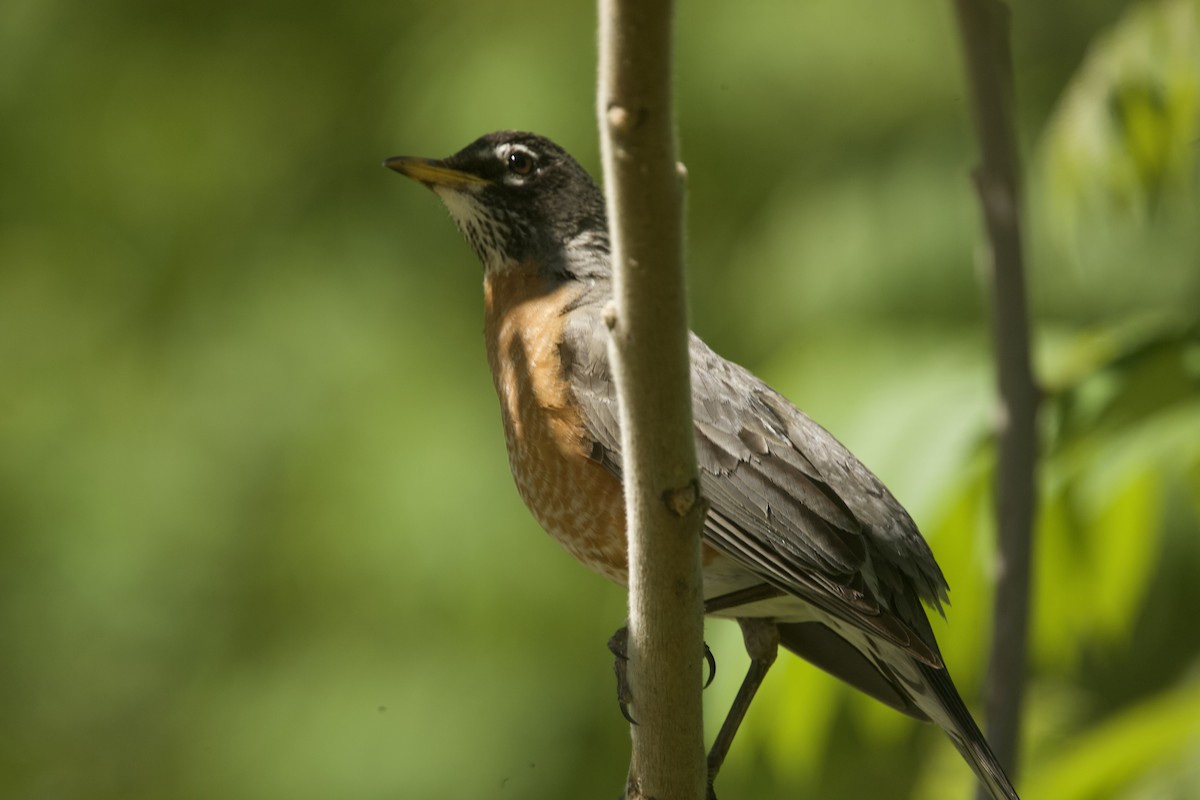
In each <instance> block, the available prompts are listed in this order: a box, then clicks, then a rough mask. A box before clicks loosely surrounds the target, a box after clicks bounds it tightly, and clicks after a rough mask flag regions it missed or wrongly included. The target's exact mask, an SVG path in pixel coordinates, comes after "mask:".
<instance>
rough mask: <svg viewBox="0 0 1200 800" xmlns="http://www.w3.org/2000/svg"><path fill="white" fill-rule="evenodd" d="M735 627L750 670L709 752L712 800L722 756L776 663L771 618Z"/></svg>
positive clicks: (748, 619) (776, 634)
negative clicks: (744, 648)
mask: <svg viewBox="0 0 1200 800" xmlns="http://www.w3.org/2000/svg"><path fill="white" fill-rule="evenodd" d="M738 624H739V625H741V626H742V639H743V640H745V642H746V652H747V653H748V654H749V655H750V668H749V669H748V670H747V671H746V677H745V678H743V679H742V686H741V688H740V689H738V693H737V696H736V697H734V698H733V705H732V706H730V707H729V713H728V714H727V715H726V716H725V722H723V723H722V724H721V730H720V731H719V732H718V733H717V738H716V739H715V740H713V746H712V749H711V750H709V751H708V796H709V798H710V800H715V797H716V795H715V794H713V781H714V780H716V778H717V772H719V771H720V769H721V764H723V763H725V756H726V755H728V754H729V747H730V745H732V744H733V737H734V735H736V734H737V731H738V728H739V727H740V726H741V724H742V720H743V719H745V717H746V711H747V710H749V708H750V703H751V701H753V700H754V695H755V694H756V693H757V692H758V687H759V686H761V685H762V682H763V678H765V677H766V676H767V671H768V670H769V669H771V665H772V664H774V663H775V655H776V653H777V652H778V650H779V628H777V627H776V626H775V623H774V622H773V621H771V620H770V619H761V618H754V617H740V618H738Z"/></svg>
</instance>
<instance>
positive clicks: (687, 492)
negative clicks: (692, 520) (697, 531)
mask: <svg viewBox="0 0 1200 800" xmlns="http://www.w3.org/2000/svg"><path fill="white" fill-rule="evenodd" d="M662 498H663V503H664V504H665V505H666V507H667V510H668V511H670V512H671V513H672V514H674V515H675V516H677V517H686V516H687V515H688V514H690V513H692V511H693V510H695V508H696V506H697V505H702V507H703V509H704V510H707V508H708V504H707V502H705V500H704V498H702V497H701V496H700V481H698V480H697V479H695V478H692V480H690V481H688V484H687V486H681V487H679V488H677V489H667V490H666V491H665V492H663V496H662Z"/></svg>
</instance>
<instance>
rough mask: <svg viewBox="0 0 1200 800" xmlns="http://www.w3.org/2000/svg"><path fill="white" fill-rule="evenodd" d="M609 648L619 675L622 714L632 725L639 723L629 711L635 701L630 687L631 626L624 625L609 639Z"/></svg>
mask: <svg viewBox="0 0 1200 800" xmlns="http://www.w3.org/2000/svg"><path fill="white" fill-rule="evenodd" d="M608 650H609V652H610V653H612V654H613V672H614V673H615V674H616V676H617V706H618V707H619V708H620V709H621V716H622V717H624V718H625V721H626V722H628V723H629V724H630V725H637V724H638V723H637V720H636V719H634V718H633V715H632V714H630V713H629V704H630V703H632V702H633V690H632V689H631V688H630V687H629V628H628V627H627V626H625V625H622V626H621V627H620V628H618V629H617V632H616V633H614V634H613V635H612V637H611V638H609V640H608Z"/></svg>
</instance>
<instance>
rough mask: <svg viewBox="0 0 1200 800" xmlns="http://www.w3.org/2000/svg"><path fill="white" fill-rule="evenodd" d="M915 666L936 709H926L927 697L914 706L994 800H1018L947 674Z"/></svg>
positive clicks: (926, 667)
mask: <svg viewBox="0 0 1200 800" xmlns="http://www.w3.org/2000/svg"><path fill="white" fill-rule="evenodd" d="M918 666H919V667H920V670H921V673H922V675H923V677H924V678H925V683H926V685H927V686H928V687H929V691H930V692H931V694H932V695H933V698H936V701H937V705H938V706H939V708H937V709H934V708H930V707H929V706H928V705H927V701H928V700H930V699H933V698H930V697H928V696H925V697H923V698H914V699H915V700H916V702H917V705H918V706H920V707H921V708H922V710H924V711H925V713H926V714H928V715H929V717H930V718H931V719H932V720H933V721H934V722H936V723H937V724H938V726H939V727H941V729H942V730H944V731H945V732H946V735H947V736H949V737H950V741H952V742H953V743H954V746H955V747H957V748H958V752H959V753H961V754H962V757H963V758H965V759H966V760H967V763H968V764H970V765H971V769H973V770H975V774H976V775H977V776H978V777H979V780H980V781H982V782H983V785H984V786H986V787H987V790H988V792H990V793H991V795H992V797H993V798H994V800H1021V799H1020V797H1018V796H1017V790H1016V789H1014V788H1013V785H1012V781H1010V780H1009V779H1008V775H1006V774H1005V772H1004V768H1003V767H1001V766H1000V762H999V761H997V760H996V756H995V754H994V753H993V752H992V748H991V747H989V746H988V743H987V739H985V738H984V736H983V733H982V732H981V731H980V730H979V726H978V725H976V724H975V720H974V718H972V717H971V712H970V711H968V710H967V706H966V704H964V703H963V700H962V697H960V696H959V694H958V690H957V689H955V688H954V683H953V682H952V681H951V680H950V673H949V672H947V671H946V669H945V667H942V668H940V669H939V668H937V667H931V666H929V665H928V664H920V663H919V662H918Z"/></svg>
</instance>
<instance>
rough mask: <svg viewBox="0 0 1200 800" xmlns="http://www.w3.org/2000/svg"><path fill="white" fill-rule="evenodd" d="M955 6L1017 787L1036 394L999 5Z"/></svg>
mask: <svg viewBox="0 0 1200 800" xmlns="http://www.w3.org/2000/svg"><path fill="white" fill-rule="evenodd" d="M954 5H955V9H956V12H957V15H958V25H959V33H960V37H961V40H962V47H963V54H964V57H965V60H966V68H967V81H968V85H969V88H970V101H971V112H972V116H973V117H974V121H975V129H976V133H977V135H978V137H979V145H980V165H979V167H978V168H977V169H976V170H975V184H976V189H977V190H978V192H979V198H980V203H981V206H982V210H983V218H984V223H985V226H986V228H987V235H988V248H987V253H986V261H987V263H986V266H987V269H986V276H987V282H988V289H989V291H988V295H989V298H990V303H991V318H992V326H991V327H992V345H993V348H994V350H995V359H996V377H997V384H998V388H999V394H1000V409H999V410H1000V413H999V429H998V432H997V435H998V443H997V447H998V453H997V464H996V487H995V491H996V521H997V531H998V535H999V542H998V551H999V552H998V556H999V557H998V559H997V565H998V571H997V575H996V602H995V607H994V609H993V630H992V652H991V656H990V658H989V660H988V678H987V686H988V688H987V693H986V710H987V722H988V725H987V728H988V739H989V740H990V742H991V745H992V749H993V751H995V753H996V757H997V758H999V760H1000V763H1001V764H1002V765H1003V766H1004V767H1005V769H1007V771H1008V773H1009V775H1010V776H1012V777H1013V778H1014V779H1015V778H1016V770H1017V742H1018V734H1019V731H1020V724H1021V697H1022V693H1023V691H1024V681H1025V651H1026V640H1027V628H1028V618H1029V576H1030V552H1031V542H1032V529H1033V517H1034V508H1035V504H1036V497H1035V489H1034V479H1035V467H1036V459H1037V442H1036V435H1037V434H1036V427H1035V426H1036V415H1037V389H1036V386H1035V384H1034V379H1033V371H1032V368H1031V366H1030V355H1029V312H1028V308H1027V303H1026V292H1025V276H1024V266H1023V263H1022V255H1021V228H1020V205H1021V198H1020V183H1019V177H1018V176H1019V158H1018V154H1017V141H1016V126H1015V124H1014V121H1013V90H1012V89H1013V86H1012V84H1013V70H1012V51H1011V46H1010V40H1009V16H1008V7H1007V6H1006V5H1005V4H1004V2H1003V0H955V3H954ZM978 797H980V798H986V797H987V792H986V791H982V790H981V791H980V792H979V794H978Z"/></svg>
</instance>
